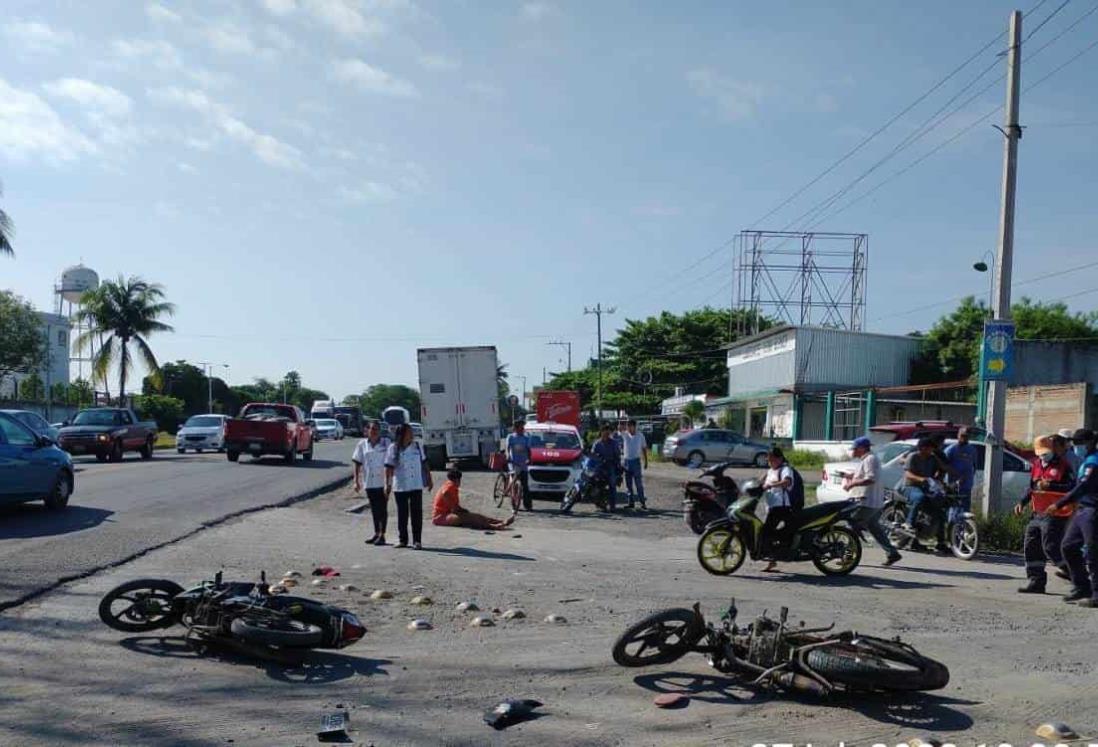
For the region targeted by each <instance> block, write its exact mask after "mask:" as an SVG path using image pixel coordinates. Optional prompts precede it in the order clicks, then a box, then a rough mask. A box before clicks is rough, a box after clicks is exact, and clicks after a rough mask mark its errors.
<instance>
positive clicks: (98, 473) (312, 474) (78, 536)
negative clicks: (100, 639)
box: [0, 439, 354, 609]
mask: <svg viewBox="0 0 1098 747" xmlns="http://www.w3.org/2000/svg"><path fill="white" fill-rule="evenodd" d="M353 444H354V441H352V440H351V439H347V440H344V441H340V442H333V443H323V444H318V445H317V449H316V457H315V458H314V460H313V461H312V462H302V461H300V460H298V462H297V463H296V464H295V465H294V466H292V467H287V466H285V465H283V464H282V462H281V460H279V459H277V458H265V459H262V460H259V461H254V460H251V459H249V458H248V457H244V458H242V459H241V461H240V462H239V463H237V464H232V463H230V462H229V461H228V460H227V459H226V458H225V455H224V454H193V453H188V454H186V455H179V454H176V453H175V452H165V451H158V452H157V453H156V456H155V457H154V458H153V459H152V460H151V461H147V462H145V461H141V459H140V458H139V457H138V456H137V455H136V454H127V455H126V458H125V460H124V461H122V462H120V463H117V464H112V463H106V464H100V463H99V462H96V461H95V459H94V458H92V457H79V458H77V459H76V460H75V462H76V490H75V492H74V494H73V496H72V499H71V500H70V502H69V507H68V509H66V510H65V511H61V512H51V511H47V510H46V509H45V508H44V507H43V505H42V504H41V503H31V504H25V505H20V506H11V507H4V508H0V609H4V608H5V607H8V606H10V605H11V604H12V603H13V602H16V601H18V600H21V599H24V598H26V597H27V596H28V595H33V594H35V593H36V592H38V591H40V590H42V589H48V588H51V587H53V586H55V585H57V584H58V583H59V582H61V581H63V580H66V579H72V578H76V577H79V576H82V575H86V574H88V573H90V572H93V571H95V570H97V569H101V568H104V567H108V566H111V565H114V564H117V563H119V562H121V561H124V560H126V559H127V558H131V557H133V556H134V555H136V554H138V553H140V552H142V551H145V550H148V549H149V548H152V547H156V546H159V545H162V544H164V543H166V542H171V541H173V540H175V539H178V538H180V537H183V536H185V535H187V534H188V533H190V532H193V531H195V530H196V529H198V528H200V527H202V526H203V525H204V524H206V523H209V522H215V521H217V520H218V519H221V518H223V517H225V516H229V515H232V514H236V513H239V512H242V511H247V510H251V509H255V508H258V507H262V506H270V505H274V504H277V503H280V502H282V501H286V500H291V499H294V498H297V497H299V496H302V495H306V494H309V493H312V492H316V491H320V490H322V489H327V488H329V487H332V486H334V485H335V484H336V483H337V482H338V481H339V480H341V479H346V478H347V477H349V475H350V455H351V450H352V448H353Z"/></svg>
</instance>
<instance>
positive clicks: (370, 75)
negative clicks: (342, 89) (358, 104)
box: [332, 59, 419, 98]
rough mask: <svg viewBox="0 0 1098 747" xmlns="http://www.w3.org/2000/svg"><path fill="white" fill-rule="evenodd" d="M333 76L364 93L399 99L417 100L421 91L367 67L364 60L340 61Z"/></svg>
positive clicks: (401, 80)
mask: <svg viewBox="0 0 1098 747" xmlns="http://www.w3.org/2000/svg"><path fill="white" fill-rule="evenodd" d="M332 75H333V76H334V77H335V78H336V79H337V80H340V81H343V82H344V83H350V84H353V85H355V86H357V87H358V88H360V89H362V90H363V91H369V92H371V93H379V94H382V95H384V96H395V97H398V98H415V97H417V96H419V91H417V90H416V87H415V86H414V85H412V83H411V82H409V81H407V80H404V79H403V78H397V77H395V76H393V75H391V74H389V73H387V72H385V71H384V70H382V69H381V68H377V67H373V66H372V65H367V64H366V63H365V62H363V61H362V60H356V59H347V60H339V61H337V62H335V63H333V64H332Z"/></svg>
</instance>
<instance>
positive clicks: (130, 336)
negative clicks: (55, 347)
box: [76, 275, 175, 402]
mask: <svg viewBox="0 0 1098 747" xmlns="http://www.w3.org/2000/svg"><path fill="white" fill-rule="evenodd" d="M81 305H82V308H81V309H80V311H79V312H78V314H77V319H78V321H79V322H80V323H82V324H84V325H86V326H87V328H88V329H87V331H85V332H83V333H81V335H80V336H79V337H78V338H77V339H76V349H77V350H78V351H83V350H84V349H86V348H88V347H89V346H91V344H92V341H93V340H96V341H97V342H98V345H99V347H98V349H97V350H95V352H94V353H93V354H92V370H93V371H94V372H95V375H96V376H98V377H99V378H100V379H102V380H103V381H106V380H107V373H108V371H109V370H110V368H111V366H113V365H115V364H117V365H118V399H119V401H120V402H125V399H126V380H127V379H128V378H129V376H130V373H131V371H132V369H133V358H132V357H131V356H130V343H133V344H134V345H135V346H136V347H137V352H138V354H139V355H140V356H141V359H142V360H143V361H144V362H145V365H146V366H147V367H148V369H149V377H150V378H151V379H152V381H153V382H154V383H155V384H157V385H158V386H159V379H160V364H158V363H157V362H156V356H155V355H153V352H152V349H151V348H150V347H149V343H148V342H147V340H146V338H147V337H148V336H149V335H151V334H152V333H153V332H171V331H173V330H172V328H171V327H170V326H169V325H167V324H164V323H163V322H161V321H160V318H161V317H163V316H171V315H172V314H174V313H175V304H171V303H168V302H167V301H165V300H164V289H163V287H161V286H160V285H159V284H157V283H150V282H147V281H145V280H143V279H141V278H139V277H129V278H124V277H122V276H121V275H119V276H118V280H107V281H105V282H104V283H103V284H102V285H100V286H99V287H98V288H96V289H95V290H92V291H88V292H87V293H85V294H84V297H83V298H82V299H81Z"/></svg>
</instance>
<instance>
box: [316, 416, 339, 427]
mask: <svg viewBox="0 0 1098 747" xmlns="http://www.w3.org/2000/svg"><path fill="white" fill-rule="evenodd" d="M316 424H317V425H319V426H321V427H322V428H335V427H336V426H337V425H339V423H337V422H336V421H334V420H332V419H330V418H321V419H320V420H318V421H316Z"/></svg>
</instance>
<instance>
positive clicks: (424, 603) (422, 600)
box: [412, 594, 434, 607]
mask: <svg viewBox="0 0 1098 747" xmlns="http://www.w3.org/2000/svg"><path fill="white" fill-rule="evenodd" d="M412 604H414V605H417V606H419V607H428V606H430V605H432V604H434V601H433V600H432V599H431V597H425V596H423V595H422V594H421V595H419V596H414V597H412Z"/></svg>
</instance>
